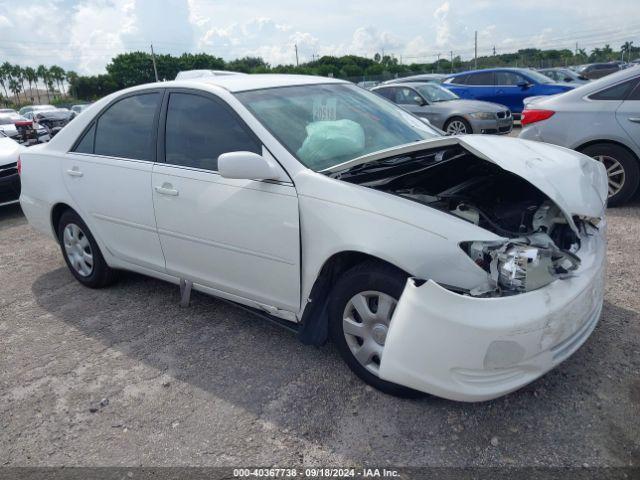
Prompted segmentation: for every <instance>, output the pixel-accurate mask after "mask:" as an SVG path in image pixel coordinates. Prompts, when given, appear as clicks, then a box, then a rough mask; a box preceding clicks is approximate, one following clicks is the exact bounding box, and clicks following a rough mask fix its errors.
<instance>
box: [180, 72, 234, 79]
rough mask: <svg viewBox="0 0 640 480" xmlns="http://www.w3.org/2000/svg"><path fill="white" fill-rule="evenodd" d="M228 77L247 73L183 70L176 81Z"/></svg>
mask: <svg viewBox="0 0 640 480" xmlns="http://www.w3.org/2000/svg"><path fill="white" fill-rule="evenodd" d="M227 75H246V73H242V72H232V71H230V70H183V71H181V72H178V74H177V75H176V80H194V79H198V78H200V79H203V78H210V77H221V76H227Z"/></svg>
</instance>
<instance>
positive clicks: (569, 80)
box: [564, 77, 573, 82]
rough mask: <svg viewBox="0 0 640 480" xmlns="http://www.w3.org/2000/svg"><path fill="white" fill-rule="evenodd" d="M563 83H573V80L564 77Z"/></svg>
mask: <svg viewBox="0 0 640 480" xmlns="http://www.w3.org/2000/svg"><path fill="white" fill-rule="evenodd" d="M564 81H565V82H572V81H573V78H571V77H564Z"/></svg>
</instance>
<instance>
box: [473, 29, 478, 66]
mask: <svg viewBox="0 0 640 480" xmlns="http://www.w3.org/2000/svg"><path fill="white" fill-rule="evenodd" d="M475 39H476V40H475V47H474V49H473V51H474V53H473V65H474V67H473V68H474V69H476V70H477V69H478V31H477V30H476V34H475Z"/></svg>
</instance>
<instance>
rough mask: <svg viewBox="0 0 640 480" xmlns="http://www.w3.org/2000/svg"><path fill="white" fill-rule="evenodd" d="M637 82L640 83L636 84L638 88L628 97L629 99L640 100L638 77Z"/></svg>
mask: <svg viewBox="0 0 640 480" xmlns="http://www.w3.org/2000/svg"><path fill="white" fill-rule="evenodd" d="M637 82H638V85H636V88H635V89H634V90H633V92H631V94H630V95H629V96H628V97H627V100H640V79H638V80H637Z"/></svg>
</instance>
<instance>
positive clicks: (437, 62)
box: [436, 53, 440, 73]
mask: <svg viewBox="0 0 640 480" xmlns="http://www.w3.org/2000/svg"><path fill="white" fill-rule="evenodd" d="M438 70H440V54H439V53H438V60H436V73H438Z"/></svg>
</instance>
